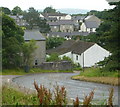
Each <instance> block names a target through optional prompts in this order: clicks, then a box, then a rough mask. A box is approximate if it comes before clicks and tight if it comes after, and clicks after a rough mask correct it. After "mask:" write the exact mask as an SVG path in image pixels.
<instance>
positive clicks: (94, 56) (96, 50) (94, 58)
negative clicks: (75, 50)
mask: <svg viewBox="0 0 120 107" xmlns="http://www.w3.org/2000/svg"><path fill="white" fill-rule="evenodd" d="M109 55H110V52H109V51H107V50H105V49H104V48H102V47H100V46H99V45H97V44H95V45H93V46H92V47H90V48H89V49H87V50H86V51H85V52H84V67H91V66H93V65H95V64H96V63H98V62H99V61H102V60H104V58H105V57H108V56H109ZM74 62H77V63H78V61H74ZM79 64H80V65H81V66H83V53H82V54H81V55H79Z"/></svg>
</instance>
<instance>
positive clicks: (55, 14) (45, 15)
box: [42, 13, 67, 17]
mask: <svg viewBox="0 0 120 107" xmlns="http://www.w3.org/2000/svg"><path fill="white" fill-rule="evenodd" d="M42 15H43V16H44V17H49V16H66V15H67V14H64V13H42Z"/></svg>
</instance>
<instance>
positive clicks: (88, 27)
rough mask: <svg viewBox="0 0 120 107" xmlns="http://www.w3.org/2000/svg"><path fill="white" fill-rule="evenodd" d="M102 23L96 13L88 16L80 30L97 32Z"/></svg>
mask: <svg viewBox="0 0 120 107" xmlns="http://www.w3.org/2000/svg"><path fill="white" fill-rule="evenodd" d="M100 24H101V20H100V19H99V18H97V17H96V16H94V15H90V16H87V17H86V18H85V19H84V21H83V23H82V25H81V30H80V32H88V33H91V32H96V28H98V27H99V26H100Z"/></svg>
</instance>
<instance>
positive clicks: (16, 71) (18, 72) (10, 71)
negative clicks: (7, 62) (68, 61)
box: [0, 68, 72, 75]
mask: <svg viewBox="0 0 120 107" xmlns="http://www.w3.org/2000/svg"><path fill="white" fill-rule="evenodd" d="M52 72H72V71H57V70H56V71H55V70H42V69H39V68H31V69H30V71H29V72H28V73H26V72H24V70H23V69H3V70H2V72H0V75H25V74H33V73H52Z"/></svg>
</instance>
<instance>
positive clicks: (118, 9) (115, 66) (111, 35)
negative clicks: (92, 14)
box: [100, 2, 120, 71]
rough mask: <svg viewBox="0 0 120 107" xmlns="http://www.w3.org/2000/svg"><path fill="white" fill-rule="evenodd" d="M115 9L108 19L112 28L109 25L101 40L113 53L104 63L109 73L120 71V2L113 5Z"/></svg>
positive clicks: (110, 12)
mask: <svg viewBox="0 0 120 107" xmlns="http://www.w3.org/2000/svg"><path fill="white" fill-rule="evenodd" d="M111 5H115V7H114V8H113V9H111V10H109V14H110V16H109V18H107V19H106V21H108V22H109V23H111V27H110V29H109V26H108V25H107V27H108V28H107V30H105V32H104V33H101V34H102V36H101V38H100V39H101V40H104V43H105V45H106V47H107V49H108V50H109V51H110V52H111V53H112V55H111V56H110V57H109V58H108V59H107V60H105V61H104V64H105V65H104V68H103V69H107V70H108V71H115V70H120V56H119V55H120V46H119V40H120V36H119V35H120V32H119V31H120V2H116V3H111Z"/></svg>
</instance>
